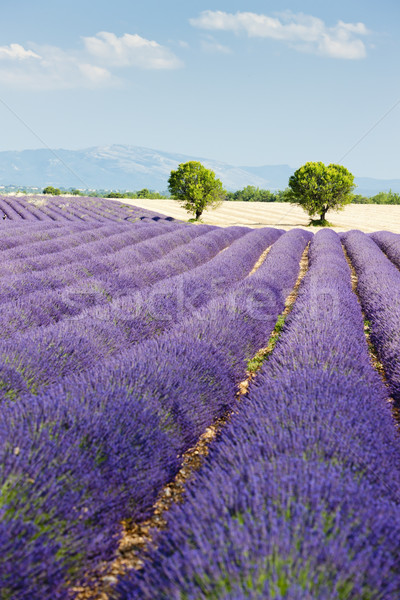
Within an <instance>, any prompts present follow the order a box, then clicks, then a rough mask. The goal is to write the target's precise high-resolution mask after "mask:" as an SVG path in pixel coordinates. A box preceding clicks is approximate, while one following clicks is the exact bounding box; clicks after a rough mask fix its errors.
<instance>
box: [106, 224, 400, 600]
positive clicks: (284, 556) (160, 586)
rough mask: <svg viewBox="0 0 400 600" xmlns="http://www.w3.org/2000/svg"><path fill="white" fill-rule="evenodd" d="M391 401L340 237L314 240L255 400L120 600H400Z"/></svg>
mask: <svg viewBox="0 0 400 600" xmlns="http://www.w3.org/2000/svg"><path fill="white" fill-rule="evenodd" d="M354 237H356V234H351V235H350V234H349V235H347V236H346V237H345V241H346V246H347V248H348V251H352V253H353V255H354V256H355V257H356V248H358V247H359V245H360V250H359V251H358V252H357V256H360V257H362V256H364V257H367V258H370V257H371V255H369V254H368V252H367V251H366V248H368V245H369V242H371V244H373V242H372V241H371V240H368V238H367V237H365V239H364V238H363V239H362V240H360V239H357V245H356V244H354V247H352V246H351V243H350V242H351V240H352V238H354ZM357 238H360V236H357ZM371 247H372V246H371ZM363 252H364V254H363ZM378 253H379V251H378V250H377V252H376V253H375V255H374V258H376V256H377V255H378ZM359 260H360V262H359V263H358V264H357V267H358V268H359V271H358V274H359V277H360V280H361V281H360V283H361V290H362V289H363V288H362V285H363V280H362V268H361V258H360V259H359ZM367 263H368V261H365V263H363V264H364V268H367ZM383 263H384V264H386V268H387V269H389V266H388V265H387V263H388V261H387V259H386V263H385V262H384V261H383V262H382V265H383ZM378 275H379V273H376V276H377V278H378ZM379 281H380V280H379ZM379 281H378V280H377V279H375V280H373V281H372V283H373V284H374V285H375V287H377V288H379ZM386 395H387V391H386V390H385V387H384V385H383V384H382V381H381V379H380V377H379V376H378V374H377V373H376V371H375V370H374V369H373V367H372V365H371V363H370V359H369V353H368V347H367V343H366V340H365V337H364V333H363V316H362V313H361V308H360V305H359V304H358V302H357V298H356V296H355V295H354V294H353V292H352V289H351V278H350V270H349V267H348V265H347V263H346V259H345V256H344V254H343V251H342V248H341V244H340V240H339V237H338V236H337V234H335V233H333V232H331V231H324V232H320V233H317V234H316V236H315V237H314V238H313V241H312V242H311V246H310V268H309V271H308V273H307V275H306V277H305V278H304V280H303V282H302V285H301V287H300V290H299V296H298V299H297V301H296V303H295V305H294V309H293V311H292V313H291V314H290V316H289V318H288V320H287V323H286V324H285V327H284V330H283V333H282V335H281V337H280V339H279V341H278V343H277V345H276V347H275V350H274V352H273V354H272V355H271V357H270V359H269V360H268V361H267V362H266V363H265V364H264V365H263V367H262V371H261V373H260V375H259V376H258V377H257V379H256V383H255V384H254V385H251V386H250V393H249V397H248V398H247V399H246V401H245V403H244V404H243V406H242V407H240V406H239V408H238V410H237V411H236V414H235V415H234V416H233V418H232V420H231V421H230V423H229V424H228V425H227V426H226V427H225V428H224V430H223V432H222V434H221V436H220V437H219V438H218V439H217V440H216V441H215V442H214V443H213V446H212V448H211V452H210V454H209V456H208V458H207V459H206V462H205V464H204V465H203V467H202V468H201V470H200V471H199V473H198V474H197V475H196V477H195V478H194V479H193V480H192V481H191V482H190V483H189V485H188V487H187V490H186V496H185V501H184V503H183V504H180V505H175V506H174V507H173V508H172V509H171V510H170V511H169V513H168V519H167V520H168V527H167V530H166V531H165V532H161V533H158V534H157V535H156V537H155V540H154V547H153V549H152V550H151V551H150V555H149V556H147V557H146V561H145V566H144V568H143V570H141V571H138V572H132V573H131V575H130V576H126V577H123V578H122V579H121V581H120V582H119V585H118V587H117V589H116V591H115V594H114V596H113V597H115V598H116V599H118V600H134V599H137V600H139V599H140V600H145V599H149V600H150V599H151V600H153V599H154V598H160V599H161V598H165V599H166V598H168V600H182V599H183V598H185V600H198V599H199V598H204V599H206V598H207V599H213V600H216V599H218V600H222V599H224V600H228V599H229V600H242V599H243V600H244V599H245V598H246V599H254V600H256V599H257V600H259V599H261V598H262V599H264V598H271V599H272V598H273V599H276V600H279V599H285V600H311V599H312V600H315V599H316V598H318V600H336V599H337V600H348V599H355V598H360V599H361V598H362V599H364V600H367V599H368V600H370V599H371V600H372V599H374V600H375V599H378V598H379V599H381V598H382V599H385V600H397V599H398V597H399V593H400V567H399V561H398V540H399V536H400V469H399V464H400V446H399V438H398V433H397V432H396V429H395V424H394V421H393V419H392V416H391V413H390V407H389V405H388V404H387V402H386Z"/></svg>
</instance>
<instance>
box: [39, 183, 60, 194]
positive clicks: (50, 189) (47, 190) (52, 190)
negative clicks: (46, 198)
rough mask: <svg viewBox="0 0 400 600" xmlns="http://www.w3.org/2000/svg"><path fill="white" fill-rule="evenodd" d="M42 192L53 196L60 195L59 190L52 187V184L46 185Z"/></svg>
mask: <svg viewBox="0 0 400 600" xmlns="http://www.w3.org/2000/svg"><path fill="white" fill-rule="evenodd" d="M42 193H43V194H52V195H53V196H60V195H61V190H59V189H58V188H55V187H53V186H52V185H48V186H47V187H45V188H44V190H43V192H42Z"/></svg>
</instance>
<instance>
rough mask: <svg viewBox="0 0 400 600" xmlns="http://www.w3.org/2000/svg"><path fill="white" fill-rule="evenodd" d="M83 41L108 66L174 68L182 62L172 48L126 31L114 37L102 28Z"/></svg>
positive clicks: (89, 50)
mask: <svg viewBox="0 0 400 600" xmlns="http://www.w3.org/2000/svg"><path fill="white" fill-rule="evenodd" d="M83 41H84V43H85V46H86V49H87V51H88V52H89V54H90V55H91V56H94V57H95V58H97V59H99V60H101V61H102V62H104V63H105V64H108V65H113V66H117V67H139V68H142V69H176V68H177V67H180V66H181V61H180V60H179V59H178V58H177V57H176V56H175V54H173V52H171V50H169V49H168V48H166V47H165V46H161V45H160V44H158V43H157V42H155V41H151V40H146V39H145V38H142V37H141V36H140V35H137V34H134V35H132V34H130V33H125V34H124V35H122V36H121V37H117V36H116V35H115V34H114V33H109V32H107V31H101V32H99V33H98V34H97V35H96V36H94V37H86V38H83Z"/></svg>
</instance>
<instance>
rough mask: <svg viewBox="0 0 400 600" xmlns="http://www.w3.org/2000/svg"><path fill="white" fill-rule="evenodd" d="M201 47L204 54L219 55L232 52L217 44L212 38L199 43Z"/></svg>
mask: <svg viewBox="0 0 400 600" xmlns="http://www.w3.org/2000/svg"><path fill="white" fill-rule="evenodd" d="M201 47H202V48H203V50H204V51H205V52H220V53H221V54H231V53H232V50H231V49H230V48H229V47H228V46H224V45H223V44H219V43H218V42H217V41H216V40H214V39H213V38H211V37H210V38H209V39H205V40H202V41H201Z"/></svg>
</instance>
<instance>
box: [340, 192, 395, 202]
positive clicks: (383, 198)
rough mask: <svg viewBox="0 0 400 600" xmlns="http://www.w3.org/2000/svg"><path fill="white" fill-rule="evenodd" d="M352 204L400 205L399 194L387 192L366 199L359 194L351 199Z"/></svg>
mask: <svg viewBox="0 0 400 600" xmlns="http://www.w3.org/2000/svg"><path fill="white" fill-rule="evenodd" d="M352 203H353V204H400V194H396V193H395V192H392V190H389V191H388V192H379V194H376V195H375V196H371V197H370V198H368V197H367V196H362V195H361V194H355V195H354V196H353V199H352Z"/></svg>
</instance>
